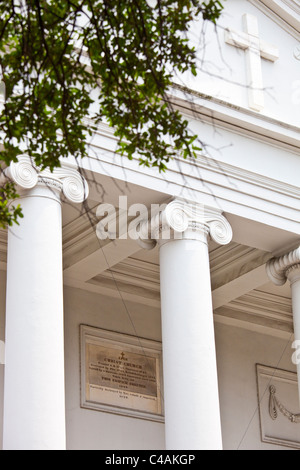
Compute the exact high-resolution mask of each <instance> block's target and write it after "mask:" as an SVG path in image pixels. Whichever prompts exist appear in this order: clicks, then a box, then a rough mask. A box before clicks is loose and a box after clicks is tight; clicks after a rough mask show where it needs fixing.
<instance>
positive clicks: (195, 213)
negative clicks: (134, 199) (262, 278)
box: [139, 198, 232, 249]
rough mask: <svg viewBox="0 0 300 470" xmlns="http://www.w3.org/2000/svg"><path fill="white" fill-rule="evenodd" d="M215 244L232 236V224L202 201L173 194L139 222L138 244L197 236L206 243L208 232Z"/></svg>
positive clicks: (144, 246)
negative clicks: (152, 213)
mask: <svg viewBox="0 0 300 470" xmlns="http://www.w3.org/2000/svg"><path fill="white" fill-rule="evenodd" d="M209 235H210V236H211V238H212V239H213V240H214V241H215V242H216V243H218V244H219V245H227V244H228V243H229V242H230V241H231V240H232V228H231V226H230V224H229V222H228V220H227V219H226V218H225V217H224V216H223V214H222V211H221V210H219V209H215V208H212V207H209V206H205V205H204V204H199V203H195V202H191V201H186V200H184V199H179V198H176V199H174V200H173V201H171V202H170V203H169V204H166V205H165V206H164V209H163V210H160V211H159V212H158V213H157V214H156V215H154V216H152V218H151V220H150V221H149V220H147V221H145V222H142V223H141V225H140V240H139V241H140V244H141V246H143V248H148V249H151V248H154V247H155V246H156V244H157V243H165V242H167V241H169V240H174V239H175V240H180V239H187V240H188V239H189V240H199V241H202V242H204V243H207V239H208V236H209Z"/></svg>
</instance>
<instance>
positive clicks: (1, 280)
mask: <svg viewBox="0 0 300 470" xmlns="http://www.w3.org/2000/svg"><path fill="white" fill-rule="evenodd" d="M5 291H6V272H5V271H0V341H4V340H5V297H6V295H5ZM3 396H4V365H1V364H0V449H2V440H3Z"/></svg>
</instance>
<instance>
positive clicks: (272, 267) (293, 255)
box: [267, 247, 300, 398]
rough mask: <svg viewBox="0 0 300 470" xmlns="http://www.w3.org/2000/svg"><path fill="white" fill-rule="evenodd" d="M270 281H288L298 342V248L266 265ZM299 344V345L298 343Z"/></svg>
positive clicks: (299, 276)
mask: <svg viewBox="0 0 300 470" xmlns="http://www.w3.org/2000/svg"><path fill="white" fill-rule="evenodd" d="M267 273H268V276H269V278H270V280H271V281H272V282H273V283H274V284H276V285H277V286H283V285H284V284H285V283H286V281H287V280H289V281H290V285H291V291H292V307H293V320H294V335H295V340H296V341H300V247H299V248H297V249H296V250H293V251H291V252H290V253H288V254H286V255H284V256H281V257H280V258H273V259H271V260H270V261H269V262H268V263H267ZM298 344H299V343H298ZM297 372H298V383H299V398H300V364H297Z"/></svg>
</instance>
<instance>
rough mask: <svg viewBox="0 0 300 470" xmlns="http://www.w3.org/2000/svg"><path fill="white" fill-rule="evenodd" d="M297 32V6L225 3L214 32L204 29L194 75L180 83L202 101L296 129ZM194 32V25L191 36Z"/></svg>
mask: <svg viewBox="0 0 300 470" xmlns="http://www.w3.org/2000/svg"><path fill="white" fill-rule="evenodd" d="M297 4H298V5H297ZM299 31H300V6H299V2H298V1H297V2H296V1H293V0H272V1H271V0H263V1H261V0H260V1H258V0H239V1H236V0H226V2H225V3H224V12H223V14H222V15H221V18H220V19H219V21H218V23H217V27H216V28H214V27H213V26H210V25H206V29H205V36H203V38H205V40H206V44H205V45H204V46H203V47H200V48H199V56H198V57H199V64H200V67H199V68H200V72H199V74H198V76H197V77H196V78H189V77H186V76H185V77H184V80H182V81H181V83H182V82H183V81H185V84H186V85H187V88H189V89H191V90H194V91H196V92H198V93H202V94H203V96H212V97H213V98H216V99H217V100H219V101H222V102H224V103H228V104H229V105H230V106H232V105H234V106H235V107H237V108H239V109H241V110H243V109H245V110H250V111H254V112H255V113H257V114H258V115H262V116H265V117H268V118H273V119H276V120H277V121H278V122H282V123H284V124H285V125H286V124H288V125H292V126H297V127H299V122H300V111H299V110H300V79H299V70H300V43H299V41H300V34H299ZM197 32H198V34H199V26H198V31H197V30H196V28H195V29H194V30H193V35H194V37H197ZM195 44H196V42H195ZM198 44H199V42H198ZM198 47H199V46H198Z"/></svg>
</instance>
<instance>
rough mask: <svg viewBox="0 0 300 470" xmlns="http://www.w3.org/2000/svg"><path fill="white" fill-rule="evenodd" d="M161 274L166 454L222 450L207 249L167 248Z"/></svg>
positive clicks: (191, 243) (194, 245)
mask: <svg viewBox="0 0 300 470" xmlns="http://www.w3.org/2000/svg"><path fill="white" fill-rule="evenodd" d="M160 272H161V309H162V331H163V363H164V398H165V400H164V401H165V422H166V446H167V449H172V450H178V449H190V450H191V449H200V450H206V449H207V450H208V449H210V450H216V449H221V448H222V437H221V424H220V409H219V395H218V380H217V367H216V352H215V339H214V325H213V309H212V300H211V286H210V270H209V257H208V247H207V245H206V243H203V242H201V241H198V240H184V239H183V240H173V241H169V242H167V243H165V244H164V245H162V247H161V248H160Z"/></svg>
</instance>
